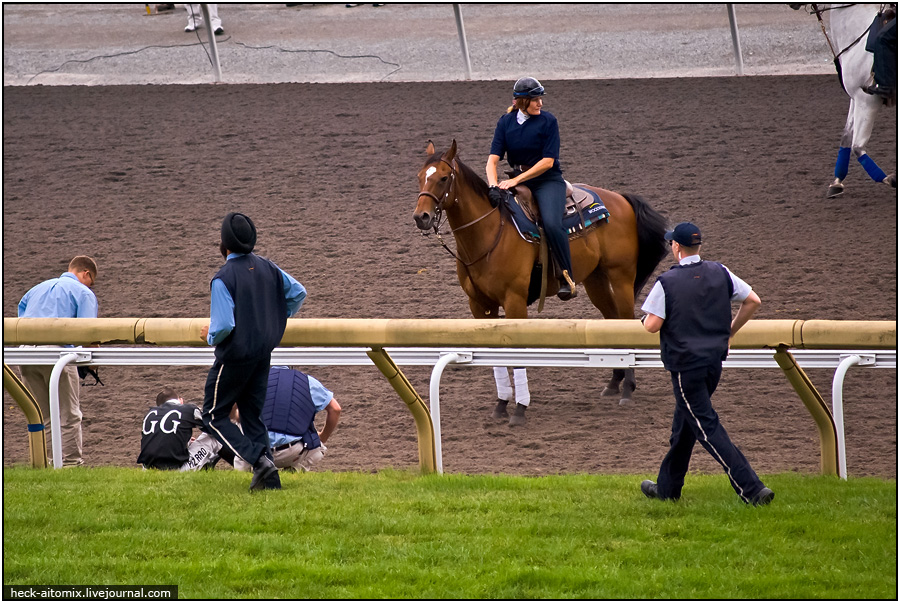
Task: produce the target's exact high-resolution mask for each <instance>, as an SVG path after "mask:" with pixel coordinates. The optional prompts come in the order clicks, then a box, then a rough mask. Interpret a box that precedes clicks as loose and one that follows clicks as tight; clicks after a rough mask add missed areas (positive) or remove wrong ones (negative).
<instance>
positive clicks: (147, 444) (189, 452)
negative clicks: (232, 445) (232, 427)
mask: <svg viewBox="0 0 900 603" xmlns="http://www.w3.org/2000/svg"><path fill="white" fill-rule="evenodd" d="M156 404H157V406H156V407H155V408H151V409H150V411H149V412H148V413H147V415H146V416H145V417H144V424H143V427H142V429H141V453H140V455H138V459H137V462H138V463H140V464H142V465H143V466H144V468H145V469H173V470H174V469H178V470H180V471H196V470H197V469H201V468H204V467H210V468H211V467H212V466H213V465H215V464H216V461H218V460H219V457H218V452H219V450H221V448H222V444H220V443H219V442H218V441H217V440H216V439H215V438H213V437H211V436H210V435H209V434H207V433H205V432H203V431H202V429H203V419H202V413H201V412H200V409H199V408H198V407H197V406H195V405H193V404H185V403H184V399H183V398H182V397H181V396H179V395H178V392H176V391H175V390H174V389H173V388H171V387H166V388H164V389H163V391H162V392H160V393H159V395H158V396H156ZM194 427H197V428H199V429H201V433H200V435H199V436H198V437H197V438H193V437H191V436H192V435H193V432H194Z"/></svg>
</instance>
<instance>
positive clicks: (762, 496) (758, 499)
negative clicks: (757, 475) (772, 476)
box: [750, 487, 775, 507]
mask: <svg viewBox="0 0 900 603" xmlns="http://www.w3.org/2000/svg"><path fill="white" fill-rule="evenodd" d="M773 498H775V493H774V492H772V491H771V490H769V489H768V488H765V487H764V488H763V489H762V490H760V491H759V493H758V494H757V495H756V496H754V497H753V498H751V499H750V504H751V505H753V506H754V507H760V506H762V505H767V504H769V503H770V502H772V499H773Z"/></svg>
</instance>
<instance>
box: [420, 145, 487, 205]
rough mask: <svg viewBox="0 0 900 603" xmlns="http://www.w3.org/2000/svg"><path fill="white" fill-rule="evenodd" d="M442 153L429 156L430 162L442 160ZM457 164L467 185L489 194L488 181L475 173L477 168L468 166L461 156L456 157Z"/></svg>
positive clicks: (484, 194)
mask: <svg viewBox="0 0 900 603" xmlns="http://www.w3.org/2000/svg"><path fill="white" fill-rule="evenodd" d="M441 155H442V154H441V153H435V154H434V155H432V156H431V157H429V158H428V163H436V162H438V161H440V160H441ZM456 164H457V165H458V166H459V168H458V169H457V170H456V172H457V174H459V177H460V178H461V179H462V180H463V182H465V184H466V185H468V186H469V188H471V189H472V190H473V191H475V192H476V193H478V194H480V195H482V196H484V197H487V194H488V183H487V182H485V181H484V178H482V177H481V176H479V175H478V174H476V173H475V170H473V169H472V168H470V167H469V166H467V165H466V164H465V163H463V162H462V160H460V158H459V157H457V158H456Z"/></svg>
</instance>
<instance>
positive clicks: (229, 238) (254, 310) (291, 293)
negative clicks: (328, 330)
mask: <svg viewBox="0 0 900 603" xmlns="http://www.w3.org/2000/svg"><path fill="white" fill-rule="evenodd" d="M255 245H256V226H255V225H254V224H253V221H252V220H251V219H250V218H249V217H247V216H245V215H244V214H240V213H233V212H232V213H230V214H228V215H227V216H225V219H224V220H223V222H222V243H221V244H220V246H219V247H220V249H219V250H220V251H221V253H222V256H223V257H225V260H226V261H225V265H224V266H222V268H221V269H220V270H219V272H218V273H216V275H215V277H213V280H212V282H211V283H210V296H211V300H210V320H209V326H208V327H203V329H202V331H201V335H202V336H203V339H204V340H205V341H206V342H207V343H208V344H209V345H214V346H216V360H215V363H214V364H213V366H212V368H211V369H210V370H209V376H208V377H207V379H206V395H205V399H204V403H203V423H204V425H206V427H207V429H208V430H209V432H210V433H211V434H212V435H213V436H214V437H215V438H216V439H217V440H219V441H220V442H221V443H222V444H223V446H225V447H227V448H228V449H230V450H231V452H233V453H234V454H235V455H237V456H239V457H241V458H242V459H243V460H244V461H245V462H247V463H249V464H250V465H252V466H253V479H252V480H251V482H250V489H251V490H261V489H263V488H265V487H266V481H267V480H268V479H269V478H270V477H272V476H273V475H274V474H276V473H277V472H278V469H277V468H276V467H275V464H274V462H273V461H272V453H271V450H270V448H269V436H268V433H267V430H266V426H265V424H264V423H263V422H262V419H261V418H260V413H261V412H262V408H263V404H264V402H265V400H266V384H267V382H268V377H269V364H270V360H271V357H272V350H273V349H275V346H277V345H278V343H279V342H280V341H281V338H282V336H283V335H284V329H285V327H286V325H287V319H288V317H289V316H293V315H294V313H296V312H297V310H299V309H300V306H301V304H302V303H303V300H304V299H306V289H305V288H304V287H303V285H301V284H300V283H298V282H297V281H296V280H295V279H294V278H293V277H291V276H290V275H289V274H288V273H286V272H284V271H283V270H281V269H280V268H279V267H278V266H276V265H275V264H274V263H273V262H271V261H269V260H267V259H265V258H261V257H259V256H257V255H256V254H254V253H253V248H254V247H255ZM235 405H237V408H238V411H239V412H240V415H241V425H242V428H243V431H242V430H241V429H240V428H238V426H237V425H235V424H234V423H232V422H231V419H230V417H229V415H230V413H231V409H232V407H233V406H235Z"/></svg>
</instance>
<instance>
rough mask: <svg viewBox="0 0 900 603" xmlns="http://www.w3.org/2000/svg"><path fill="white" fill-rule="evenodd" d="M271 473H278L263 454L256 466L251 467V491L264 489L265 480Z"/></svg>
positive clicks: (270, 460) (273, 464)
mask: <svg viewBox="0 0 900 603" xmlns="http://www.w3.org/2000/svg"><path fill="white" fill-rule="evenodd" d="M273 473H278V468H277V467H275V463H273V462H272V459H270V458H269V457H268V456H266V454H265V453H263V454H262V455H261V456H260V457H259V460H258V461H256V464H255V465H253V479H252V480H250V489H251V490H262V489H264V488H265V487H266V480H267V479H268V478H269V476H270V475H272V474H273Z"/></svg>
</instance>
